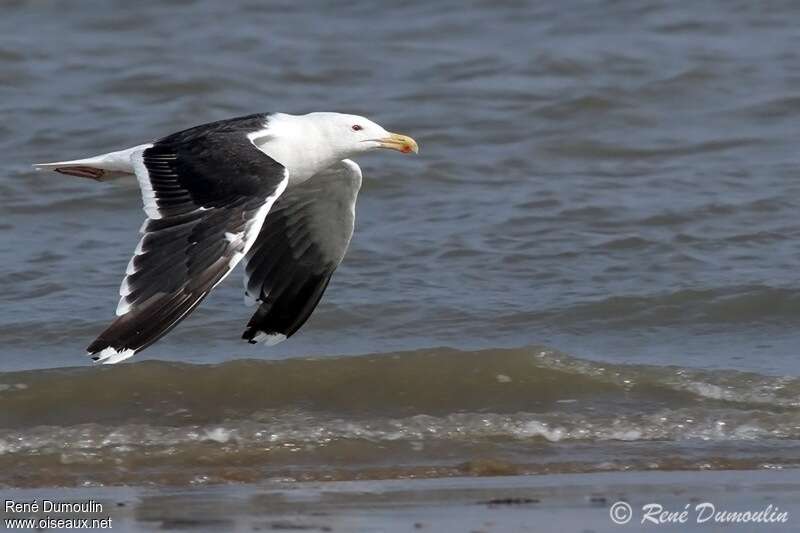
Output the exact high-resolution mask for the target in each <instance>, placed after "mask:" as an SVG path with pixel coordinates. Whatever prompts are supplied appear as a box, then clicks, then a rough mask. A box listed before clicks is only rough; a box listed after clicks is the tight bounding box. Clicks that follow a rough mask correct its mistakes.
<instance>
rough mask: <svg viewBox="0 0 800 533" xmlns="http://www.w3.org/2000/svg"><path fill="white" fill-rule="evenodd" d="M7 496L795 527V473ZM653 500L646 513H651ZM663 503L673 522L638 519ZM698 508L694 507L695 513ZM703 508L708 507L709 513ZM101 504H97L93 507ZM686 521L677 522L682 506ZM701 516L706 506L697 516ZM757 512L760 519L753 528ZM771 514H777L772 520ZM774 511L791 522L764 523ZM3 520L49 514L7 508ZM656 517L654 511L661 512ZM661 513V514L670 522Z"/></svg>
mask: <svg viewBox="0 0 800 533" xmlns="http://www.w3.org/2000/svg"><path fill="white" fill-rule="evenodd" d="M0 494H2V496H3V500H8V499H13V500H14V501H15V502H26V501H27V502H30V501H34V500H36V501H38V502H40V505H41V502H43V501H44V500H50V501H53V502H59V503H78V502H97V503H99V504H100V512H99V513H92V514H78V515H70V514H69V513H64V514H54V513H49V518H51V519H52V518H63V519H68V518H74V519H91V518H97V519H105V518H110V519H111V527H112V529H113V530H114V531H117V532H119V531H141V530H159V531H164V530H186V529H191V530H209V531H217V530H225V531H279V530H302V531H364V532H367V531H384V532H399V531H417V530H419V531H482V532H487V533H488V532H492V531H497V532H501V531H536V530H538V528H539V527H540V526H541V524H543V523H546V524H550V525H551V526H552V527H556V526H557V527H558V530H559V531H564V532H571V531H575V532H578V533H580V532H583V531H587V530H591V531H594V532H595V533H602V532H612V531H619V530H620V528H621V527H626V528H628V530H629V531H630V530H636V528H645V527H652V528H666V529H667V530H672V531H681V532H683V531H701V530H703V531H708V530H709V528H715V527H716V528H725V530H726V531H727V530H728V529H729V528H730V529H732V530H734V531H752V530H753V528H756V529H757V530H759V531H761V530H767V528H768V530H769V531H792V530H797V526H798V522H800V472H798V471H797V470H791V469H790V470H758V471H713V472H712V471H707V472H696V471H695V472H687V471H679V472H613V473H593V474H548V475H535V476H505V477H477V478H473V477H453V478H435V479H405V480H373V481H333V482H287V481H282V480H273V481H268V482H264V483H258V484H240V485H239V484H230V485H215V486H198V487H187V488H174V487H86V488H72V489H64V488H55V487H53V488H43V489H8V488H6V489H2V490H0ZM616 502H626V503H627V504H629V505H630V506H631V510H632V517H631V520H630V522H629V523H628V524H626V525H624V526H623V525H618V524H615V523H614V522H613V521H612V520H611V518H610V514H609V511H610V508H611V507H612V505H614V504H615V503H616ZM706 504H711V505H712V506H713V508H714V509H715V510H716V511H720V512H721V511H726V512H728V511H729V512H733V513H736V512H738V513H739V515H730V516H733V517H734V518H735V517H736V516H739V518H742V516H743V515H742V514H741V513H743V512H745V511H751V515H748V516H749V517H750V520H751V521H750V522H749V523H735V522H726V523H714V520H715V518H714V517H712V518H710V519H707V520H706V521H705V522H704V523H698V519H699V517H698V516H697V514H698V513H699V512H701V511H702V510H703V509H705V510H708V509H710V508H709V507H707V505H706ZM646 505H651V507H648V508H645V507H644V506H646ZM652 505H658V506H661V508H663V510H664V511H668V512H671V514H670V517H671V520H673V521H672V522H667V523H660V524H655V523H652V520H649V521H647V522H645V523H644V524H642V523H641V519H642V517H643V514H644V513H645V509H649V510H650V511H651V514H653V513H652V510H653V509H654V507H652ZM698 505H700V506H701V507H700V508H698V507H697V506H698ZM703 506H705V507H703ZM95 509H96V507H95ZM687 509H688V512H687V514H686V516H685V521H684V522H682V523H677V522H675V520H678V518H679V514H680V512H682V511H686V510H687ZM696 509H699V510H696ZM757 511H764V512H763V513H762V515H760V516H761V519H762V521H761V522H753V521H752V520H754V518H753V517H755V516H756V515H755V513H756V512H757ZM770 513H771V514H770ZM778 513H785V521H783V522H781V521H773V522H764V520H766V519H767V518H769V517H770V516H772V517H773V518H775V517H776V516H778V517H779V518H780V517H781V516H782V515H780V514H778ZM0 514H2V517H0V518H2V519H6V518H22V517H23V516H25V517H44V516H45V513H43V512H41V510H40V512H39V513H8V512H5V510H4V509H0ZM654 516H655V515H654ZM664 516H666V515H664Z"/></svg>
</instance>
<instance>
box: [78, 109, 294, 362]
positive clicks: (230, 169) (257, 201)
mask: <svg viewBox="0 0 800 533" xmlns="http://www.w3.org/2000/svg"><path fill="white" fill-rule="evenodd" d="M256 120H258V119H257V118H256V117H245V118H243V119H233V120H230V121H222V122H219V123H212V124H207V125H204V126H199V127H197V128H192V129H190V130H186V131H184V132H180V133H177V134H174V135H170V136H168V137H165V138H164V139H161V140H160V141H158V142H156V143H154V144H152V145H149V146H145V147H143V150H141V151H140V152H137V153H135V154H133V155H132V160H133V166H134V169H135V171H136V177H137V178H138V180H139V186H140V188H141V190H142V197H143V199H144V209H145V213H146V214H147V220H146V221H145V223H144V225H143V226H142V229H141V233H142V234H143V235H142V238H141V240H140V241H139V245H138V247H137V248H136V252H135V255H134V256H133V258H132V259H131V261H130V263H129V264H128V268H127V270H126V276H125V279H124V280H123V282H122V286H121V287H120V295H121V299H120V301H119V305H118V307H117V315H118V318H117V319H116V320H115V321H114V322H113V323H112V324H111V325H110V326H109V327H108V328H107V329H106V330H105V331H104V332H103V333H101V334H100V336H99V337H98V338H97V340H96V341H95V342H93V343H92V344H91V345H90V346H89V348H88V351H89V355H91V356H92V358H93V359H95V360H96V361H100V362H103V363H116V362H118V361H121V360H123V359H126V358H128V357H130V356H132V355H133V354H134V353H136V352H138V351H140V350H142V349H144V348H146V347H147V346H149V345H150V344H152V343H153V342H155V341H156V340H158V339H159V338H160V337H162V336H163V335H164V334H166V333H167V332H168V331H170V330H171V329H172V328H173V327H175V326H176V325H177V324H178V323H179V322H180V321H181V320H183V319H184V318H185V317H186V316H187V315H188V314H189V313H190V312H191V311H192V310H193V309H194V308H195V307H197V305H198V304H199V303H200V302H201V301H202V300H203V299H204V298H205V297H206V295H207V294H208V293H209V292H210V291H211V289H213V288H214V287H215V286H216V285H217V284H218V283H219V282H220V281H222V279H223V278H225V276H226V275H227V274H228V273H229V272H230V271H231V270H232V269H233V268H234V267H235V266H236V264H237V263H238V262H239V261H240V260H241V259H242V258H243V257H244V255H245V254H246V253H247V251H248V249H249V248H250V246H251V245H252V244H253V242H254V241H255V238H256V237H257V235H258V231H259V229H260V228H261V225H262V223H263V221H264V218H265V217H266V216H267V213H268V212H269V210H270V208H271V207H272V204H273V202H274V201H275V200H276V199H277V198H278V196H280V195H281V193H282V192H283V191H284V189H285V188H286V183H287V172H286V169H285V168H284V167H283V166H282V165H280V164H279V163H277V162H276V161H274V160H273V159H271V158H270V157H269V156H267V155H266V154H264V153H263V152H261V151H260V150H258V149H257V148H256V147H255V146H254V145H253V144H252V143H251V142H250V140H249V139H248V137H247V133H248V132H250V131H253V130H254V129H257V126H255V125H254V124H252V123H253V122H254V121H256ZM260 122H263V117H261V120H260Z"/></svg>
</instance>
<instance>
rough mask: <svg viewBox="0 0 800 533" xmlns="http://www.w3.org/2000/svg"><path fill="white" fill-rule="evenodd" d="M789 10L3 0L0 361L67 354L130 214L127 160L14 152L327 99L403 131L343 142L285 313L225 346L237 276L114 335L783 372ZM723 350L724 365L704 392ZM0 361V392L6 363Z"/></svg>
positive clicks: (616, 4)
mask: <svg viewBox="0 0 800 533" xmlns="http://www.w3.org/2000/svg"><path fill="white" fill-rule="evenodd" d="M798 27H800V4H797V3H795V2H788V1H787V2H771V3H770V4H769V9H766V8H765V7H764V6H763V5H761V4H757V3H753V2H745V1H735V0H734V1H727V0H726V1H721V0H718V1H711V0H708V1H701V2H667V1H656V0H644V1H639V2H622V1H612V0H586V1H578V0H574V1H567V2H557V3H556V2H552V3H544V2H525V1H512V0H507V1H491V2H490V1H478V0H474V1H470V2H466V3H465V2H455V1H442V2H423V1H416V0H410V1H406V2H391V3H389V2H367V1H349V2H348V1H344V2H321V1H320V2H280V1H269V2H261V1H248V0H237V1H228V2H215V1H212V0H181V1H177V0H173V1H143V2H138V3H136V4H135V5H133V4H131V3H129V2H122V1H117V0H113V1H111V0H103V1H100V0H83V1H81V2H80V3H75V2H70V1H67V0H63V1H58V0H48V1H45V0H40V1H32V0H29V1H23V0H18V1H15V0H8V1H6V2H4V3H3V5H2V7H0V117H2V120H0V153H1V154H2V166H3V171H2V174H0V302H2V305H1V306H0V370H2V371H4V372H9V371H17V370H24V369H39V368H51V367H63V366H76V365H87V364H88V360H87V359H85V358H84V356H83V353H84V347H85V346H86V345H88V343H89V342H90V341H91V340H93V338H94V336H95V335H96V334H97V333H98V332H99V331H101V330H102V329H103V328H104V326H105V325H106V324H107V323H108V322H109V321H110V320H111V318H112V317H113V311H114V309H115V306H116V301H117V289H118V286H119V283H120V280H121V277H122V274H123V272H124V270H125V265H126V264H127V262H128V259H129V257H130V254H131V253H132V251H133V248H134V247H135V245H136V242H137V240H138V235H137V229H138V228H139V226H140V224H141V220H142V219H143V213H142V212H141V210H140V207H141V200H140V197H139V192H138V188H137V186H136V184H135V182H133V181H131V180H122V181H119V182H115V183H105V184H98V183H95V182H91V181H88V180H80V179H73V178H69V177H65V176H61V175H58V174H55V173H51V174H46V173H36V172H33V171H32V170H31V168H30V164H31V163H34V162H44V161H53V160H62V159H71V158H77V157H84V156H90V155H94V154H97V153H102V152H107V151H111V150H115V149H120V148H125V147H128V146H132V145H135V144H139V143H142V142H147V141H149V140H152V139H154V138H157V137H159V136H162V135H164V134H168V133H171V132H173V131H177V130H180V129H183V128H186V127H189V126H192V125H195V124H199V123H202V122H207V121H211V120H216V119H222V118H227V117H231V116H236V115H243V114H248V113H253V112H262V111H283V112H290V113H304V112H309V111H317V110H326V111H341V112H351V113H358V114H363V115H366V116H368V117H370V118H372V119H374V120H375V121H377V122H379V123H380V124H382V125H384V126H385V127H386V128H387V129H390V130H393V131H399V132H403V133H408V134H410V135H412V136H414V137H415V138H416V139H417V140H418V141H419V143H420V147H421V151H420V154H419V156H417V157H414V158H410V157H396V156H393V155H392V154H385V153H382V154H375V155H370V156H368V157H364V158H361V159H360V160H359V163H360V164H361V166H362V168H363V170H364V175H365V181H364V187H363V189H362V194H361V197H360V200H359V205H358V211H357V227H356V234H355V237H354V239H353V243H352V245H351V248H350V252H349V254H348V256H347V257H346V259H345V262H344V263H343V264H342V266H341V267H340V269H339V270H338V272H337V273H336V274H335V276H334V278H333V281H332V283H331V285H330V287H329V289H328V291H327V293H326V295H325V298H324V299H323V301H322V304H321V305H320V307H319V308H318V310H317V311H316V312H315V314H314V315H312V317H311V319H310V320H309V322H308V323H307V325H306V326H305V327H304V328H303V329H302V330H300V332H299V333H298V334H297V335H296V336H295V337H293V338H292V339H290V340H289V341H288V342H285V343H283V344H281V345H279V346H277V347H273V348H265V347H263V346H255V347H252V346H249V345H247V344H245V343H243V342H242V341H240V340H239V336H240V334H241V331H242V330H243V327H244V324H245V322H246V320H247V319H248V317H249V314H248V313H249V310H248V309H246V308H245V307H244V306H243V305H242V287H241V282H240V273H238V272H236V273H234V274H233V275H232V276H230V277H229V278H228V280H227V281H226V282H225V283H224V284H223V285H221V286H220V287H218V289H217V290H216V291H215V293H214V294H213V295H212V296H211V297H210V298H209V299H208V300H206V302H205V303H204V304H203V306H201V308H200V309H199V310H198V311H196V312H195V313H194V314H193V315H192V316H191V317H190V318H188V319H187V320H186V321H185V322H184V323H182V324H181V325H180V326H179V327H178V328H177V329H176V330H175V331H173V332H172V333H171V334H169V335H168V336H167V337H166V338H164V339H163V340H162V341H160V342H159V343H157V344H156V345H154V346H153V347H151V348H150V349H148V350H147V351H145V352H143V353H142V354H140V355H139V356H137V360H144V359H159V360H168V361H182V362H189V363H224V362H226V361H231V360H235V359H240V358H259V359H266V360H274V359H284V358H296V357H299V356H309V355H311V356H330V355H354V354H380V353H386V352H396V351H403V350H416V349H423V350H427V351H429V352H433V353H444V354H445V355H443V356H442V357H444V359H442V360H441V361H446V363H447V365H448V368H453V369H454V372H468V371H469V370H470V367H467V368H460V367H459V364H458V362H457V361H459V359H458V358H457V357H455V356H453V355H452V353H451V352H449V351H447V350H440V349H439V347H451V348H457V349H460V350H463V351H464V352H463V353H467V354H471V355H469V357H467V358H466V359H464V361H472V364H477V363H476V362H475V361H476V360H481V361H482V359H480V358H478V359H475V357H476V356H475V354H476V353H480V354H482V355H481V357H485V358H492V357H498V358H500V359H499V360H500V361H501V362H502V361H505V359H504V357H507V355H503V354H505V353H506V352H501V351H499V349H500V348H504V347H526V346H534V345H535V346H544V347H546V350H553V351H554V353H561V354H570V357H573V358H577V359H575V361H578V362H580V361H585V364H587V365H591V364H594V363H589V362H588V361H587V360H590V361H600V362H604V363H608V364H610V365H630V364H646V365H650V366H652V367H655V368H658V369H661V370H655V371H654V372H656V373H657V374H658V373H659V372H662V370H663V367H665V366H667V365H674V366H675V367H676V368H679V369H680V370H679V371H680V372H694V371H719V372H720V374H718V375H717V374H709V375H706V376H705V378H704V381H703V383H706V384H711V385H713V386H715V387H719V390H720V391H722V392H720V394H723V393H724V391H725V390H728V393H731V391H738V392H737V394H739V393H741V394H745V395H746V394H747V393H748V392H747V391H749V392H750V393H752V394H760V393H761V392H763V390H762V389H757V390H756V389H749V388H748V387H749V386H750V385H752V386H755V385H753V383H754V381H753V380H755V382H757V383H761V384H762V385H763V383H765V381H764V380H767V381H769V379H772V378H769V377H768V376H775V378H774V379H775V381H769V383H770V385H769V387H768V388H769V390H770V391H772V392H774V391H775V390H781V388H782V387H784V385H785V383H784V382H783V381H781V379H783V378H781V376H785V375H788V376H794V375H798V373H800V363H799V362H798V357H797V354H798V346H800V328H799V327H798V326H800V280H798V275H797V270H798V265H800V225H798V218H797V213H798V207H800V182H799V181H798V177H800V171H799V170H798V165H797V147H796V145H797V139H798V138H800V121H798V118H800V92H799V91H798V89H800V31H799V30H798ZM483 349H486V350H488V351H486V352H476V350H483ZM454 353H461V352H454ZM514 353H517V352H514ZM531 353H539V350H538V349H536V350H531ZM547 353H550V352H549V351H548V352H547ZM493 354H494V355H493ZM515 357H516V356H515ZM548 357H549V356H548ZM553 357H555V356H553ZM369 360H371V359H364V360H363V361H364V364H366V362H367V361H369ZM548 360H549V359H548ZM570 360H571V361H572V359H570ZM348 361H351V363H348V364H356V363H352V361H356V362H357V361H359V359H357V358H356V359H348ZM408 361H409V365H411V364H418V361H417V359H414V358H413V357H409V359H408ZM265 364H266V363H265ZM443 364H444V363H443ZM486 364H490V363H486ZM498 364H505V363H498ZM537 364H538V363H537ZM575 364H576V365H578V366H576V367H575V368H579V367H580V368H583V367H581V366H580V364H578V363H575ZM581 364H584V363H581ZM148 368H150V367H148ZM152 368H161V367H152ZM167 368H169V367H167ZM265 368H272V367H269V366H267V367H265ZM592 368H593V369H595V370H596V368H595V367H592ZM609 368H616V369H617V370H616V372H623V371H622V370H619V369H623V368H626V367H624V366H613V367H609ZM595 370H591V372H594V371H595ZM728 371H739V372H744V373H741V374H736V375H737V376H739V377H738V378H737V379H738V381H736V384H735V386H733V388H732V389H725V387H726V386H728V385H729V384H730V382H729V381H725V380H726V379H728V378H729V376H728V374H727V373H726V372H728ZM86 372H92V371H91V370H87V371H86ZM164 372H167V370H164ZM498 372H500V371H498ZM576 372H578V373H580V372H582V371H577V370H576ZM747 372H753V373H756V374H747ZM523 373H524V372H523ZM623 373H624V372H623ZM495 374H497V373H495ZM495 374H492V373H490V374H488V375H489V376H490V378H491V379H494V378H495V377H496V376H495ZM48 375H50V374H48ZM56 375H61V374H56ZM103 375H106V374H103ZM166 375H169V374H166ZM444 375H446V374H444ZM498 375H503V376H506V377H509V378H510V379H511V380H512V382H513V380H514V379H515V378H516V377H515V376H507V375H506V374H503V373H500V374H498ZM658 375H659V376H661V374H658ZM754 375H755V376H756V377H755V378H754V377H753V376H754ZM24 376H25V379H26V380H28V381H25V380H23V382H21V384H30V383H29V381H30V380H31V379H34V377H33V376H34V375H32V374H24ZM225 376H227V374H225ZM662 377H663V376H662ZM154 379H155V378H154ZM165 379H166V378H165ZM209 379H211V381H212V382H215V383H217V381H214V380H221V379H223V378H222V377H216V378H213V379H212V378H209ZM226 379H227V377H226ZM320 379H321V380H323V381H324V379H325V378H324V377H321V378H320ZM369 379H376V380H379V379H381V376H380V375H379V374H378V375H372V376H371V377H370V378H369ZM648 379H649V378H648ZM658 379H662V378H658ZM664 379H666V378H664ZM234 380H235V379H234ZM3 381H4V382H7V385H8V387H10V388H6V389H5V390H6V392H5V394H6V395H9V394H11V393H13V392H15V391H16V392H19V390H18V389H15V388H14V387H13V386H12V385H14V384H15V383H17V382H18V381H19V376H18V375H16V374H8V375H7V376H6V377H5V378H4V379H3ZM645 381H647V379H645ZM501 382H502V379H501ZM570 382H571V381H570ZM662 385H663V383H662ZM186 386H187V387H189V384H188V383H187V384H186ZM317 386H319V383H312V384H309V387H310V388H312V389H313V388H314V387H317ZM432 386H433V385H432ZM492 386H494V385H492ZM398 387H400V385H398ZM444 387H445V389H446V388H447V387H446V385H444ZM736 387H739V388H736ZM212 388H213V387H212ZM408 390H414V388H413V386H411V385H409V386H408V387H407V390H406V392H408ZM491 390H494V389H491ZM491 390H490V391H489V392H491ZM703 390H704V391H705V392H704V393H703V394H701V395H700V396H699V397H698V398H699V399H698V402H699V401H700V400H701V399H702V398H706V397H708V394H707V393H708V389H703ZM714 390H716V389H714ZM790 390H794V389H790ZM489 392H487V393H486V394H487V396H486V402H487V404H486V405H485V406H484V407H483V408H482V409H481V411H492V410H493V409H494V411H503V410H505V411H514V412H516V411H522V412H528V411H530V409H526V408H527V407H530V404H531V403H535V402H536V400H535V398H533V399H532V398H528V399H526V398H525V397H524V395H523V396H521V397H520V399H519V403H517V404H514V406H513V408H512V407H509V406H508V405H506V406H504V407H503V406H494V405H492V403H491V398H492V397H493V396H492V394H489ZM772 392H770V394H772ZM0 394H2V392H0ZM209 394H213V393H212V392H211V389H209ZM264 394H268V392H267V391H265V392H264ZM454 394H455V393H454ZM464 394H465V395H464V396H463V398H467V397H468V396H469V391H467V392H465V393H464ZM531 394H534V393H533V392H532V393H531ZM619 394H620V396H618V397H617V396H614V399H613V400H609V401H610V403H609V404H608V405H616V404H618V403H619V402H623V401H626V400H629V399H630V398H629V397H628V396H627V392H626V391H625V389H624V388H623V389H620V391H619ZM653 394H654V395H655V396H653V398H656V397H658V398H659V400H658V401H661V399H662V398H661V396H660V395H659V394H660V393H657V392H654V393H653ZM565 395H566V396H569V389H568V390H566V392H565ZM723 396H724V394H723ZM481 397H483V396H481ZM651 399H652V398H651ZM8 401H11V400H8ZM53 401H57V402H63V401H70V398H69V396H68V395H67V396H64V397H61V396H58V397H56V399H55V400H53ZM119 401H120V402H122V400H119ZM364 401H365V402H367V403H369V401H370V397H369V396H368V395H367V396H365V398H364ZM582 401H588V402H590V403H591V400H589V399H584V400H582ZM637 401H638V400H637ZM654 401H655V400H654ZM770 402H772V400H767V404H769V405H772V406H773V407H774V408H775V409H778V411H780V410H781V409H784V408H786V405H790V404H780V403H774V402H772V403H770ZM656 403H657V402H656ZM762 403H763V402H762ZM9 405H10V404H9ZM120 405H121V404H120ZM601 405H605V404H602V402H601ZM631 405H635V403H634V404H631ZM659 405H660V407H659V408H664V406H663V405H661V404H659ZM676 405H678V404H676ZM680 405H683V404H680ZM251 407H252V406H251ZM473 407H474V406H473ZM595 407H596V406H595ZM673 407H674V406H673ZM87 409H89V408H88V407H87ZM465 409H466V408H465ZM465 409H460V408H459V407H458V405H457V402H456V404H454V405H453V406H451V410H450V412H451V413H455V412H461V411H464V410H465ZM609 409H610V407H609ZM654 409H655V408H654ZM747 409H749V407H748V408H747ZM747 409H745V411H746V410H747ZM428 410H429V408H422V407H420V408H419V410H418V411H419V412H427V411H428ZM467 410H468V409H467ZM474 410H475V409H473V411H474ZM251 411H252V409H251V410H250V411H247V412H251ZM656 411H657V409H656ZM656 411H654V412H656ZM778 411H776V413H777V412H778ZM87 412H90V411H87ZM781 412H782V411H781ZM573 414H574V413H573ZM695 414H696V413H695ZM706 414H708V413H706ZM717 414H719V413H717ZM773 414H775V413H773ZM405 415H409V416H410V413H405V414H404V416H405ZM86 416H88V415H86ZM220 416H222V415H220ZM715 416H716V415H715ZM737 416H739V415H737ZM741 416H743V417H744V418H747V417H746V416H745V415H741ZM711 418H712V419H713V418H714V417H713V416H712V417H711ZM221 419H222V418H220V419H219V420H221ZM215 420H217V419H215ZM87 421H88V419H86V420H84V419H81V418H80V417H79V420H78V419H76V421H75V422H76V423H78V422H81V423H84V422H87ZM785 422H786V421H785V420H783V419H780V420H778V419H774V420H772V421H771V422H770V424H772V425H769V424H767V425H766V426H764V427H769V428H772V429H767V430H765V431H767V433H768V434H770V433H769V432H770V431H772V430H773V429H775V430H777V429H778V428H780V427H783V426H785ZM9 423H10V422H9ZM476 423H478V422H476ZM559 423H564V422H563V421H561V422H559ZM609 423H610V424H612V422H609ZM677 423H680V422H676V424H677ZM743 423H744V422H743ZM575 424H576V426H580V424H579V423H577V422H576V423H575ZM642 424H643V426H641V427H639V429H642V428H643V427H645V426H647V424H651V426H647V427H656V426H657V425H658V424H659V422H658V421H657V420H655V421H644V422H642ZM612 425H613V424H612ZM637 427H638V426H637ZM791 427H795V426H791ZM645 433H646V432H645ZM705 435H706V436H708V435H711V433H705ZM777 437H778V438H783V439H787V438H788V439H796V438H797V437H798V435H795V434H794V433H792V432H791V431H790V432H789V434H781V435H777ZM515 438H516V437H515ZM592 438H594V437H592ZM642 438H647V437H642ZM665 438H667V439H668V440H669V438H672V437H665ZM676 438H677V437H676ZM754 438H758V437H754ZM556 440H558V439H556ZM712 440H713V439H712ZM98 442H102V439H100V441H98ZM792 442H795V440H792ZM787 446H788V444H787ZM792 446H793V444H792ZM792 453H795V454H796V452H792Z"/></svg>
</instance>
